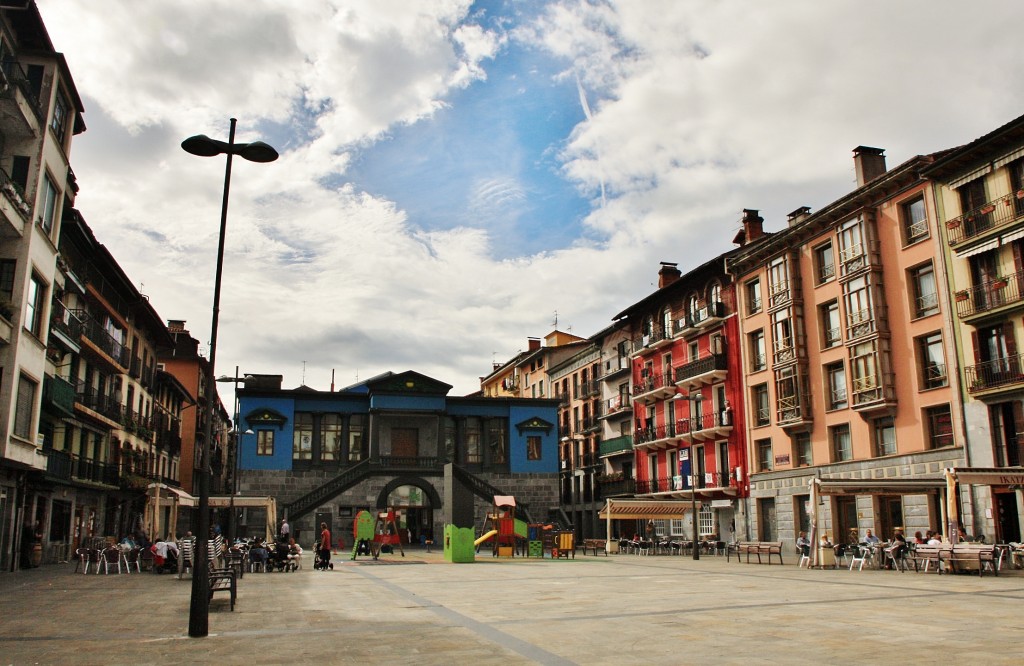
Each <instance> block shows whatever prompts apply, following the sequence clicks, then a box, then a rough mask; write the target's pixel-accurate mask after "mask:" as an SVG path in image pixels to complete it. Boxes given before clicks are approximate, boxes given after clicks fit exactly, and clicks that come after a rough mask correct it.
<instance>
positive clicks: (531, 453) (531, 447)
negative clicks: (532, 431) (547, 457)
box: [526, 435, 541, 460]
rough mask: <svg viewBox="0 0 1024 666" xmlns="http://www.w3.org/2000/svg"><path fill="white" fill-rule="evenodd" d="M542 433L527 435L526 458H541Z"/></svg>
mask: <svg viewBox="0 0 1024 666" xmlns="http://www.w3.org/2000/svg"><path fill="white" fill-rule="evenodd" d="M540 452H541V447H540V435H527V437H526V459H527V460H540Z"/></svg>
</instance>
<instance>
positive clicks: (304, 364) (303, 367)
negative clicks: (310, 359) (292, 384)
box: [302, 361, 306, 386]
mask: <svg viewBox="0 0 1024 666" xmlns="http://www.w3.org/2000/svg"><path fill="white" fill-rule="evenodd" d="M302 385H303V386H305V385H306V362H305V361H303V362H302Z"/></svg>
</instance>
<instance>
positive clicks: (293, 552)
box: [288, 537, 302, 564]
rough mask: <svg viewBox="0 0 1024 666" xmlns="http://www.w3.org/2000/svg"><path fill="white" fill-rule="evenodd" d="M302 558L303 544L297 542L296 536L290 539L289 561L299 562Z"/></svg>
mask: <svg viewBox="0 0 1024 666" xmlns="http://www.w3.org/2000/svg"><path fill="white" fill-rule="evenodd" d="M301 559H302V546H300V545H299V544H297V543H295V538H294V537H292V538H290V539H288V561H289V562H290V563H294V564H298V562H299V560H301Z"/></svg>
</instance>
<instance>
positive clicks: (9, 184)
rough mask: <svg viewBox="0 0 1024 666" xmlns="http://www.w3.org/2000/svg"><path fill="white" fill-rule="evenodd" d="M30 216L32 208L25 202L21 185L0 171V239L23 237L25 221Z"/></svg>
mask: <svg viewBox="0 0 1024 666" xmlns="http://www.w3.org/2000/svg"><path fill="white" fill-rule="evenodd" d="M31 215H32V208H31V206H29V205H28V202H26V201H25V192H24V190H22V188H21V185H19V184H18V183H15V182H14V181H13V180H11V177H10V176H9V175H8V174H7V172H6V171H4V170H3V169H0V238H11V239H16V238H21V237H22V236H24V235H25V221H26V220H28V219H29V217H30V216H31Z"/></svg>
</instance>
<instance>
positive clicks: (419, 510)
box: [377, 476, 442, 543]
mask: <svg viewBox="0 0 1024 666" xmlns="http://www.w3.org/2000/svg"><path fill="white" fill-rule="evenodd" d="M441 506H442V502H441V496H440V495H439V494H438V492H437V489H435V488H434V486H433V485H431V484H430V483H429V482H427V481H425V480H424V479H421V478H419V477H416V476H399V477H396V478H394V479H392V480H391V481H390V482H389V483H388V484H387V485H386V486H384V488H383V489H381V491H380V494H378V495H377V509H378V510H383V509H387V508H389V507H395V508H397V509H399V511H400V513H401V515H400V516H399V520H398V523H399V524H398V527H399V529H401V530H408V531H407V532H405V533H404V534H407V535H408V539H409V541H410V542H411V543H420V541H421V540H422V539H433V538H434V510H435V509H440V508H441Z"/></svg>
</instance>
